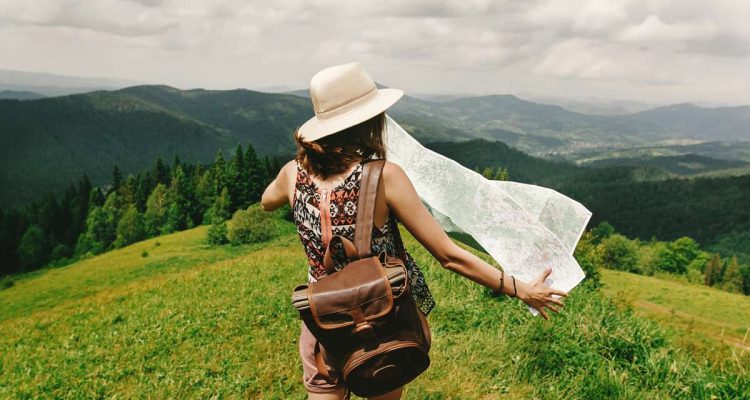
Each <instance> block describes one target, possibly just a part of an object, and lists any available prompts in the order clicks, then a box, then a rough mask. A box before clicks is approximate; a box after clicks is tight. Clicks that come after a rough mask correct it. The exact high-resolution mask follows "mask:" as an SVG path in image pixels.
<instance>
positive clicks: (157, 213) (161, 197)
mask: <svg viewBox="0 0 750 400" xmlns="http://www.w3.org/2000/svg"><path fill="white" fill-rule="evenodd" d="M170 204H171V198H170V193H169V189H168V188H167V187H166V186H165V185H164V184H162V183H159V184H157V185H156V187H155V188H154V190H153V191H152V192H151V194H150V195H149V196H148V200H146V212H145V213H144V220H145V230H146V236H148V237H152V236H157V235H160V234H162V233H164V229H163V228H164V226H165V225H166V223H167V210H168V209H169V207H170Z"/></svg>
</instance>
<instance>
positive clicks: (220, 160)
mask: <svg viewBox="0 0 750 400" xmlns="http://www.w3.org/2000/svg"><path fill="white" fill-rule="evenodd" d="M212 169H213V175H214V178H215V179H216V190H215V192H216V193H221V189H223V188H225V187H226V186H227V163H226V160H224V153H222V152H221V149H219V150H217V151H216V156H215V157H214V163H213V165H212Z"/></svg>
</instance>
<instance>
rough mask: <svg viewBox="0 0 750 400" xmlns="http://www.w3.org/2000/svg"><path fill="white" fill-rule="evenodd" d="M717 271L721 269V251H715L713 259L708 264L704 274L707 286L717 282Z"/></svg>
mask: <svg viewBox="0 0 750 400" xmlns="http://www.w3.org/2000/svg"><path fill="white" fill-rule="evenodd" d="M717 271H721V257H720V256H719V253H714V255H713V257H711V261H709V262H708V264H707V265H706V272H705V274H704V276H705V279H704V283H705V284H706V286H713V285H714V284H716V283H717V282H716V280H715V279H716V272H717Z"/></svg>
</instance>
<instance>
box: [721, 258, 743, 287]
mask: <svg viewBox="0 0 750 400" xmlns="http://www.w3.org/2000/svg"><path fill="white" fill-rule="evenodd" d="M743 284H744V281H743V279H742V273H740V265H739V263H737V257H732V261H731V262H730V263H729V265H727V269H726V270H725V271H724V276H723V278H722V282H721V288H722V289H724V290H726V291H727V292H732V293H742V287H743Z"/></svg>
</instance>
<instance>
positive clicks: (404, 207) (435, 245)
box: [383, 162, 567, 319]
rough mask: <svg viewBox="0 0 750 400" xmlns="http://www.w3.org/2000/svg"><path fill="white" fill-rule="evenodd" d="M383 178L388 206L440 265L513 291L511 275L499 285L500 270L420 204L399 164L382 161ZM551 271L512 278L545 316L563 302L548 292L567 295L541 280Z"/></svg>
mask: <svg viewBox="0 0 750 400" xmlns="http://www.w3.org/2000/svg"><path fill="white" fill-rule="evenodd" d="M383 181H384V186H385V187H384V190H385V197H386V202H387V204H388V207H389V208H390V209H391V210H393V212H394V213H395V214H396V216H397V217H398V219H399V220H400V221H401V222H402V223H403V224H404V227H406V229H407V230H409V232H410V233H411V234H412V235H414V237H415V238H416V239H417V240H418V241H419V242H420V243H421V244H422V246H424V247H425V248H426V249H427V251H429V252H430V253H431V254H432V256H433V257H435V259H437V260H438V262H440V264H441V265H442V266H443V267H445V268H446V269H448V270H450V271H453V272H455V273H457V274H459V275H462V276H464V277H466V278H468V279H470V280H472V281H474V282H476V283H478V284H480V285H482V286H485V287H488V288H490V289H492V290H495V291H497V290H498V289H500V290H501V291H502V293H504V294H507V295H513V279H511V278H510V275H507V274H506V275H505V279H504V284H503V287H502V288H499V286H500V276H501V272H500V270H498V269H497V268H495V267H493V266H492V265H490V264H488V263H486V262H485V261H483V260H482V259H481V258H479V257H477V256H475V255H474V254H472V253H471V252H469V251H467V250H464V249H463V248H461V247H459V246H458V245H456V244H455V243H454V242H453V241H452V240H451V239H450V238H449V237H448V235H447V234H446V233H445V231H443V228H442V227H441V226H440V225H439V224H438V222H437V221H436V220H435V218H433V217H432V215H431V214H430V212H429V211H427V208H426V207H425V206H424V204H422V201H421V200H420V199H419V195H418V194H417V192H416V190H415V189H414V186H413V185H412V183H411V181H410V180H409V177H408V176H406V173H405V172H404V170H403V169H401V167H400V166H398V165H397V164H394V163H391V162H386V165H385V167H384V169H383ZM551 272H552V270H551V269H549V268H548V269H547V271H545V272H544V273H542V274H540V275H539V276H538V277H537V278H536V279H534V280H533V281H531V282H523V281H521V280H518V279H516V289H517V295H516V296H517V297H518V298H519V299H520V300H521V301H523V302H524V303H526V304H528V305H530V306H532V307H534V308H536V309H537V310H539V312H540V314H542V316H543V317H544V318H545V319H549V316H548V315H547V312H546V311H545V310H544V308H545V307H546V308H549V309H550V310H552V311H554V312H558V311H559V309H558V306H559V307H562V306H563V303H562V302H561V301H560V300H559V299H555V298H553V297H552V294H556V295H560V296H567V293H565V292H563V291H559V290H555V289H552V288H550V287H549V286H547V284H545V283H544V280H545V279H546V278H547V276H549V274H550V273H551Z"/></svg>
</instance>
